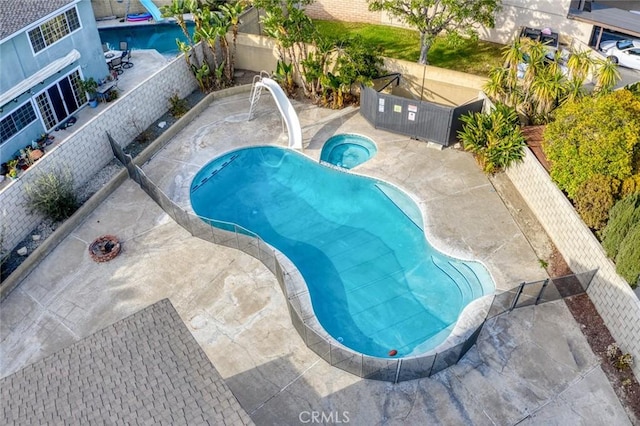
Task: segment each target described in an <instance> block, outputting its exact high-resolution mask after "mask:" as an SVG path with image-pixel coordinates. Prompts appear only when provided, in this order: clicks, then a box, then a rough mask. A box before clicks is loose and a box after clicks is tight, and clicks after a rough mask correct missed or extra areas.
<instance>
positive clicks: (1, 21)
mask: <svg viewBox="0 0 640 426" xmlns="http://www.w3.org/2000/svg"><path fill="white" fill-rule="evenodd" d="M76 1H77V0H0V10H2V13H0V40H4V39H5V38H7V37H9V36H10V35H13V34H15V33H17V32H18V31H20V30H21V29H23V28H25V27H27V26H28V25H30V24H32V23H34V22H36V21H37V20H38V19H41V18H44V17H45V16H47V15H48V14H50V13H53V12H55V11H56V10H58V9H60V8H62V7H64V6H66V5H69V4H72V3H76Z"/></svg>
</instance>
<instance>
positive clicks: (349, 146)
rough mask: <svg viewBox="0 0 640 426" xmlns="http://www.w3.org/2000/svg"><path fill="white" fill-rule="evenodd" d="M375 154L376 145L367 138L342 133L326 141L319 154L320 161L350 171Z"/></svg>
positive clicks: (376, 150)
mask: <svg viewBox="0 0 640 426" xmlns="http://www.w3.org/2000/svg"><path fill="white" fill-rule="evenodd" d="M376 152H378V148H376V144H375V143H373V141H372V140H371V139H369V138H368V137H366V136H362V135H354V134H350V133H343V134H338V135H335V136H331V137H330V138H329V139H327V141H326V142H325V143H324V145H323V146H322V151H321V152H320V161H325V162H327V163H331V164H334V165H336V166H339V167H342V168H345V169H352V168H354V167H356V166H358V165H360V164H362V163H364V162H365V161H367V160H369V159H370V158H371V157H373V156H374V155H376Z"/></svg>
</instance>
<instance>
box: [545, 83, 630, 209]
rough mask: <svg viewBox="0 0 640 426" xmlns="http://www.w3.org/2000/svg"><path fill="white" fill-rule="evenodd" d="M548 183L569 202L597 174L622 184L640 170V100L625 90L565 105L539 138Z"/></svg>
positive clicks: (557, 110)
mask: <svg viewBox="0 0 640 426" xmlns="http://www.w3.org/2000/svg"><path fill="white" fill-rule="evenodd" d="M543 149H544V152H545V154H546V156H547V158H548V159H549V160H550V162H551V178H552V179H553V180H554V182H556V184H557V185H558V187H559V188H560V189H562V190H564V191H566V192H567V194H568V195H569V197H570V198H571V199H574V198H575V197H576V193H577V191H578V188H580V186H581V185H582V184H583V183H584V182H586V181H587V180H589V179H590V178H591V177H593V176H594V175H597V174H601V175H605V176H611V177H613V178H616V179H618V180H620V181H623V180H625V179H627V178H629V177H631V176H632V175H634V174H637V173H638V171H639V170H638V168H639V164H640V161H639V160H640V98H638V97H636V96H634V95H633V94H632V93H631V92H630V91H628V90H618V91H616V92H613V93H610V94H607V95H603V96H599V97H596V98H593V97H587V98H583V99H582V100H580V101H579V102H568V103H566V104H564V105H563V106H562V107H560V108H558V109H556V120H555V121H554V122H553V123H551V124H549V125H548V126H547V128H546V129H545V132H544V142H543Z"/></svg>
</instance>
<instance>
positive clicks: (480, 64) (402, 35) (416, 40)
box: [313, 20, 504, 76]
mask: <svg viewBox="0 0 640 426" xmlns="http://www.w3.org/2000/svg"><path fill="white" fill-rule="evenodd" d="M313 22H314V23H315V24H316V28H317V29H318V31H319V32H320V34H323V35H327V36H334V37H338V38H346V37H348V36H349V35H354V34H358V35H360V36H361V37H362V38H363V39H364V40H365V41H366V42H368V43H370V44H372V45H374V46H382V47H383V48H384V53H383V54H384V56H388V57H390V58H396V59H404V60H406V61H411V62H417V61H418V58H419V57H420V35H419V34H418V32H417V31H414V30H408V29H403V28H397V27H388V26H385V25H373V24H363V23H357V22H338V21H320V20H314V21H313ZM503 47H504V46H503V45H501V44H496V43H490V42H486V41H478V42H473V41H465V42H464V44H463V45H462V46H459V47H456V48H451V47H449V46H447V43H446V42H445V40H444V38H442V37H440V38H438V39H437V40H436V42H435V43H434V45H433V46H432V47H431V50H430V51H429V55H428V60H429V65H433V66H436V67H442V68H448V69H452V70H456V71H462V72H467V73H469V74H476V75H481V76H488V75H489V71H491V69H492V68H493V67H496V66H500V65H502V59H501V58H502V48H503Z"/></svg>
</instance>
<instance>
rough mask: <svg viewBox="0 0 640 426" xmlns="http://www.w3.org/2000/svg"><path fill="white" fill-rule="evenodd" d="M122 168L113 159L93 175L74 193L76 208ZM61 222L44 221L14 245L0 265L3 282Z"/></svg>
mask: <svg viewBox="0 0 640 426" xmlns="http://www.w3.org/2000/svg"><path fill="white" fill-rule="evenodd" d="M122 167H123V166H122V165H121V164H120V163H119V162H118V161H117V160H116V159H115V158H114V159H113V160H111V162H109V164H107V165H106V166H105V167H103V168H102V169H101V170H100V171H99V172H98V173H96V174H95V175H93V177H92V178H91V179H89V181H88V182H87V183H85V184H84V185H82V186H81V187H80V188H78V190H77V192H76V196H77V200H78V206H81V205H82V204H84V203H85V202H86V201H87V200H88V199H89V198H91V196H92V195H93V194H95V193H96V192H98V190H99V189H100V188H102V187H103V186H104V185H105V184H106V183H107V182H109V180H110V179H111V178H112V177H113V176H114V175H115V174H116V173H117V172H118V171H119V170H120V169H121V168H122ZM61 223H62V222H53V221H52V220H50V219H44V220H43V221H42V222H40V224H39V225H38V226H37V227H36V229H34V230H33V231H31V232H30V233H29V235H27V236H26V237H25V238H24V239H23V240H22V241H20V243H18V245H16V246H15V247H14V248H13V250H11V252H10V253H9V254H8V255H7V257H6V259H5V260H4V262H3V263H2V272H1V277H2V280H4V279H5V278H6V277H8V276H9V275H10V274H11V273H12V272H13V271H15V270H16V269H17V268H18V266H20V264H21V263H22V262H23V261H24V260H25V259H26V258H27V256H29V254H30V253H32V252H33V251H34V250H35V249H36V248H38V246H39V245H40V243H42V242H43V241H44V240H46V239H47V237H49V235H51V234H52V233H53V231H55V230H56V229H57V228H58V226H60V224H61ZM25 248H26V249H27V252H26V254H24V255H21V254H19V253H18V252H19V251H20V252H22V251H23V250H24V249H25Z"/></svg>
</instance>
